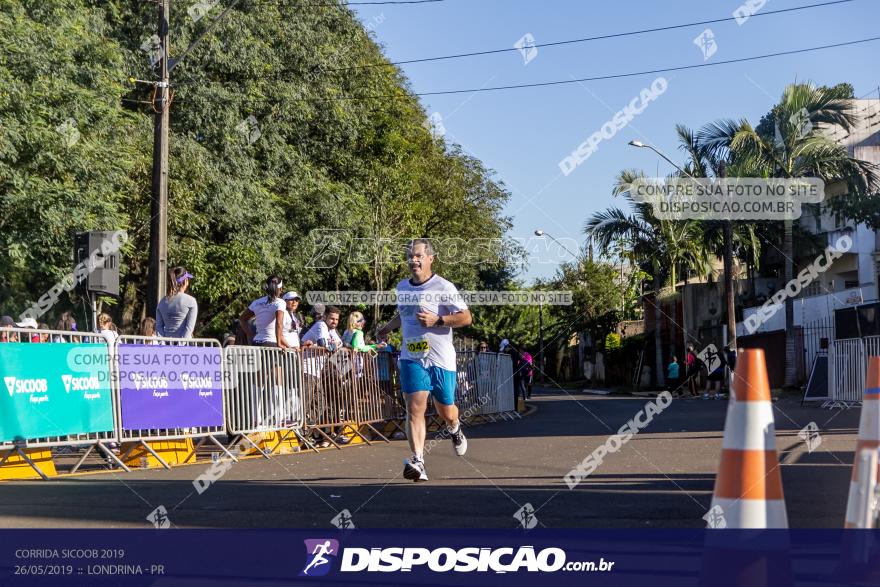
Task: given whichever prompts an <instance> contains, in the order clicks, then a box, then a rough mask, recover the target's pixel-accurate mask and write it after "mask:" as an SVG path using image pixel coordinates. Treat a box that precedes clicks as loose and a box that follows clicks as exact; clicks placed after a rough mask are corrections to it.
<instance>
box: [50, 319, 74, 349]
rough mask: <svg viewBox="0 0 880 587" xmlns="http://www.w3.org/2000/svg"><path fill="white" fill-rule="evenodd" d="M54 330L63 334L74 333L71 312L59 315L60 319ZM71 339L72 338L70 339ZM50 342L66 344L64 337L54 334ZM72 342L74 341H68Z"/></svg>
mask: <svg viewBox="0 0 880 587" xmlns="http://www.w3.org/2000/svg"><path fill="white" fill-rule="evenodd" d="M55 330H63V331H64V332H76V320H75V319H74V318H73V314H72V313H71V312H64V313H63V314H61V318H59V319H58V323H57V324H55ZM71 338H73V337H71ZM52 342H66V341H65V340H64V337H63V336H62V335H60V334H56V335H55V336H54V338H53V339H52ZM70 342H74V341H72V340H71V341H70Z"/></svg>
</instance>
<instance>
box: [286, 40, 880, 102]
mask: <svg viewBox="0 0 880 587" xmlns="http://www.w3.org/2000/svg"><path fill="white" fill-rule="evenodd" d="M873 41H880V37H871V38H868V39H860V40H858V41H847V42H844V43H834V44H832V45H821V46H818V47H808V48H805V49H794V50H792V51H779V52H777V53H767V54H764V55H754V56H752V57H740V58H738V59H727V60H724V61H713V62H711V63H699V64H696V65H680V66H676V67H664V68H660V69H648V70H644V71H634V72H629V73H618V74H612V75H601V76H594V77H583V78H578V79H569V80H556V81H550V82H539V83H533V84H516V85H509V86H494V87H490V88H471V89H465V90H443V91H437V92H416V93H415V94H413V95H415V96H441V95H449V94H468V93H477V92H495V91H500V90H516V89H522V88H539V87H544V86H559V85H565V84H576V83H580V82H593V81H601V80H609V79H620V78H625V77H635V76H640V75H649V74H655V73H668V72H672V71H684V70H688V69H699V68H702V67H716V66H718V65H729V64H731V63H743V62H746V61H757V60H759V59H769V58H772V57H782V56H785V55H796V54H799V53H809V52H812V51H821V50H824V49H834V48H837V47H846V46H849V45H858V44H861V43H870V42H873ZM398 97H403V96H402V95H394V94H387V95H376V96H340V97H337V98H300V99H299V101H315V100H317V101H322V100H372V99H386V98H398Z"/></svg>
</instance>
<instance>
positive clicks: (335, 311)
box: [324, 306, 342, 316]
mask: <svg viewBox="0 0 880 587" xmlns="http://www.w3.org/2000/svg"><path fill="white" fill-rule="evenodd" d="M330 314H336V315H337V316H342V310H340V309H339V308H337V307H336V306H327V308H326V309H325V310H324V316H328V315H330Z"/></svg>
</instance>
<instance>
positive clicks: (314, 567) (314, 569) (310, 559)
mask: <svg viewBox="0 0 880 587" xmlns="http://www.w3.org/2000/svg"><path fill="white" fill-rule="evenodd" d="M305 543H306V566H305V567H303V570H302V572H301V573H300V574H299V576H300V577H323V576H324V575H326V574H327V573H329V572H330V569H331V568H332V567H333V561H334V560H335V559H336V557H337V556H339V541H338V540H333V539H330V538H317V539H315V538H311V539H307V540H305Z"/></svg>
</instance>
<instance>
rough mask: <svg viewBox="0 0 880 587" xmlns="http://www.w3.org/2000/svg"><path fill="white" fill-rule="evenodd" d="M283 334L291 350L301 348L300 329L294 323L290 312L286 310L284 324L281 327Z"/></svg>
mask: <svg viewBox="0 0 880 587" xmlns="http://www.w3.org/2000/svg"><path fill="white" fill-rule="evenodd" d="M281 332H282V333H283V334H284V342H286V343H287V344H288V345H290V347H291V348H295V349H297V348H299V328H297V325H296V323H294V321H293V317H292V316H291V315H290V312H288V311H287V310H284V322H283V324H282V325H281Z"/></svg>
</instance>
